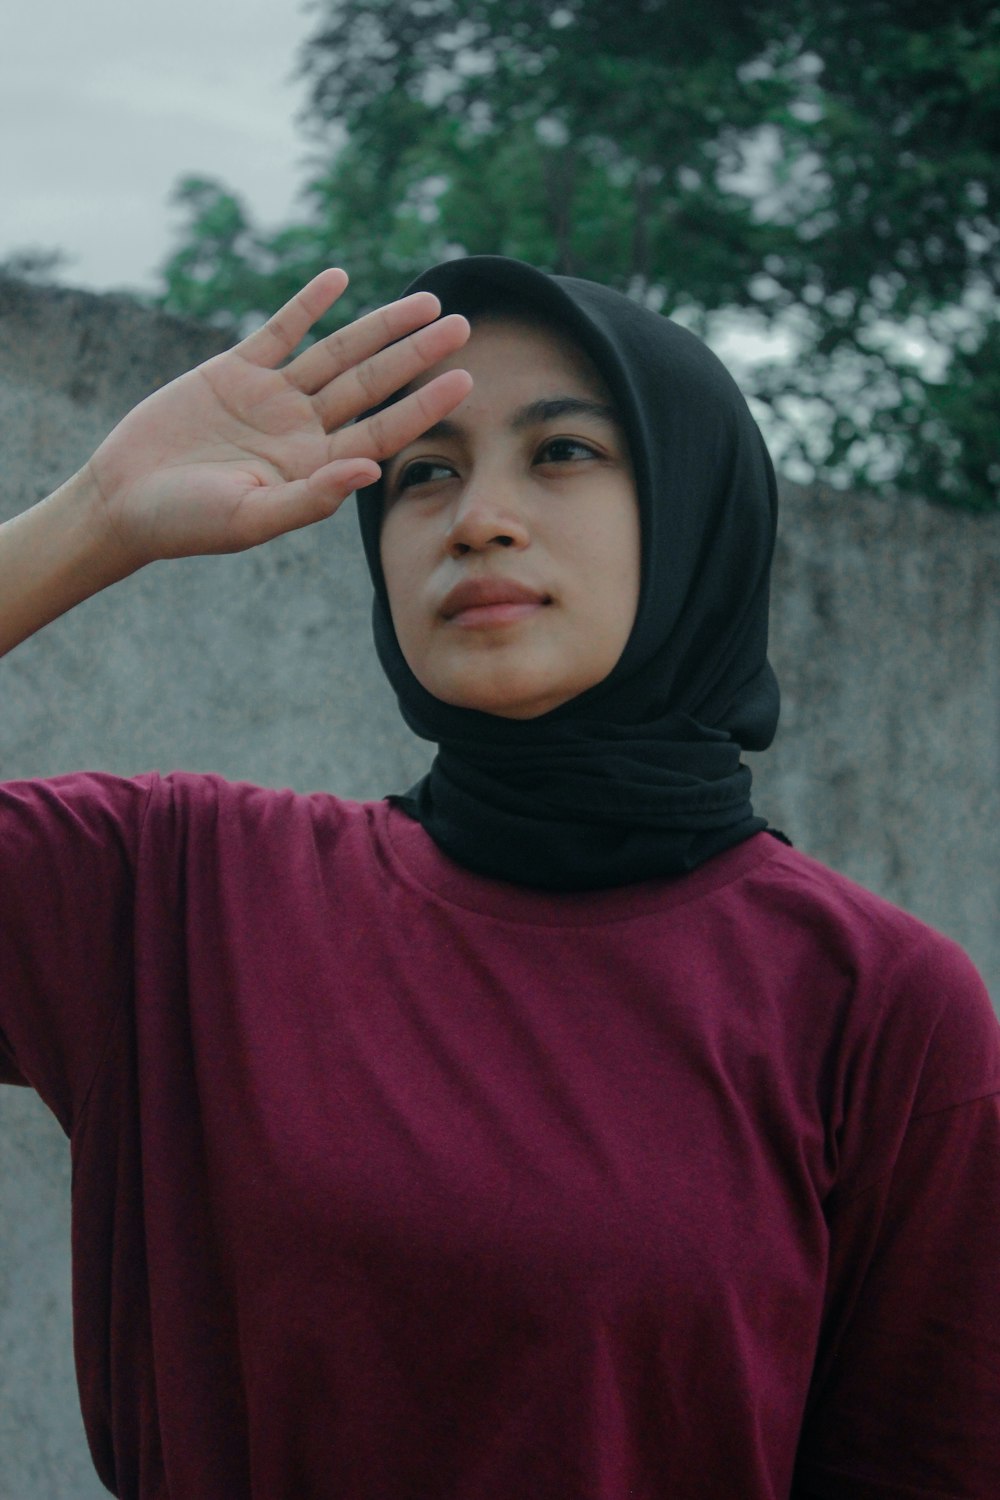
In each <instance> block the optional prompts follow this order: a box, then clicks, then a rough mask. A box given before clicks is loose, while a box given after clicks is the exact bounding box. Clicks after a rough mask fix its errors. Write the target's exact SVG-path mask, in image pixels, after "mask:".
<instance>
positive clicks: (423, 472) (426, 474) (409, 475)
mask: <svg viewBox="0 0 1000 1500" xmlns="http://www.w3.org/2000/svg"><path fill="white" fill-rule="evenodd" d="M454 473H455V470H454V469H453V468H452V467H451V466H450V465H449V464H443V463H439V462H438V461H437V460H435V459H432V458H415V459H414V460H413V462H412V463H408V464H406V465H405V467H404V468H403V469H401V470H400V473H399V477H398V478H397V480H396V486H395V487H396V490H397V492H398V491H399V490H409V489H412V488H413V487H414V486H415V485H420V484H432V483H440V481H441V480H442V479H450V478H452V477H453V476H454Z"/></svg>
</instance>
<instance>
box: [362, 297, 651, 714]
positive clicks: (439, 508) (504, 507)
mask: <svg viewBox="0 0 1000 1500" xmlns="http://www.w3.org/2000/svg"><path fill="white" fill-rule="evenodd" d="M449 368H461V369H465V370H468V371H469V372H470V374H471V375H472V377H473V381H474V385H473V388H472V390H471V392H470V393H469V395H468V396H467V397H466V399H465V400H464V401H463V403H462V404H461V406H459V407H458V408H457V409H456V410H455V411H454V412H453V413H452V414H451V416H450V417H448V418H447V419H446V420H445V421H443V422H439V423H438V424H437V426H435V427H433V428H431V429H430V431H429V432H426V433H425V434H424V435H423V437H421V438H418V439H417V440H416V441H415V442H413V443H410V444H409V446H408V447H406V448H404V449H403V450H402V452H401V453H399V454H397V455H396V457H395V458H394V459H393V460H392V461H391V462H390V463H388V464H387V465H385V467H384V475H385V480H384V493H385V511H384V518H383V523H382V537H381V550H382V570H383V573H384V575H385V582H386V587H387V589H388V593H389V603H390V606H391V610H392V619H393V624H394V626H395V630H396V636H397V639H398V641H399V644H400V647H401V649H402V652H403V655H404V656H405V658H406V661H407V663H408V665H409V667H410V670H411V671H412V672H413V674H414V676H415V677H416V678H417V680H418V682H420V684H421V685H422V686H423V687H424V688H426V690H427V691H428V692H430V693H433V695H434V696H435V697H436V698H440V699H441V700H442V701H443V702H445V703H451V704H456V705H458V706H460V707H463V708H474V709H479V710H480V711H481V712H483V713H490V714H497V715H499V716H501V717H502V718H511V719H532V718H536V717H537V716H538V715H539V714H544V713H547V712H549V710H551V709H553V708H557V707H558V706H559V705H560V704H561V703H565V702H567V701H568V700H569V699H570V698H575V697H576V696H577V694H579V693H582V692H584V691H585V689H587V688H589V687H593V686H594V685H595V684H596V683H598V682H602V681H603V680H604V678H605V677H606V676H607V675H608V673H609V672H610V671H611V670H612V668H613V667H614V666H615V665H616V663H617V661H618V659H619V657H620V656H621V653H622V650H623V648H624V646H625V642H626V641H627V640H628V637H629V634H630V632H631V629H632V624H633V621H634V619H635V612H636V607H637V604H638V598H639V558H640V537H639V512H638V505H637V503H636V495H635V485H634V482H633V478H632V469H631V464H630V461H629V455H628V451H627V448H626V443H625V437H624V434H623V432H622V430H621V427H620V425H619V421H618V417H617V414H616V412H615V410H614V408H613V406H612V403H611V398H610V396H609V394H608V392H607V389H606V388H605V386H604V384H603V382H602V380H601V378H600V376H599V375H598V373H597V371H596V369H595V368H594V366H593V365H592V364H591V362H590V361H589V360H588V359H587V357H586V356H585V355H584V354H583V353H582V352H581V351H580V350H578V349H577V348H576V347H575V345H573V344H572V343H570V342H569V341H568V340H564V339H562V338H561V337H560V336H559V335H557V334H554V333H551V332H549V331H548V330H546V329H542V328H538V327H535V326H532V325H530V324H521V323H508V322H502V323H501V322H492V321H491V322H482V323H477V324H476V325H475V326H474V327H473V330H472V336H471V338H470V340H469V343H468V344H467V345H466V347H465V348H464V349H463V350H461V351H460V353H459V354H457V355H455V356H454V357H453V358H452V359H450V360H446V361H444V362H443V363H442V364H441V365H438V366H436V367H435V369H434V370H433V371H431V372H429V374H428V375H427V376H426V377H425V379H430V378H431V375H433V374H437V373H438V372H439V371H440V370H442V369H449ZM417 384H420V382H417Z"/></svg>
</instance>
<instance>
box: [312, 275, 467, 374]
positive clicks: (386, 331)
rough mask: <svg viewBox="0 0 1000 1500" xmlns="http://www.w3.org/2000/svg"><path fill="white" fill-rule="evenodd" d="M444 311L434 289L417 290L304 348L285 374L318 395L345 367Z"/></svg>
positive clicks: (430, 320) (357, 361)
mask: <svg viewBox="0 0 1000 1500" xmlns="http://www.w3.org/2000/svg"><path fill="white" fill-rule="evenodd" d="M440 311H441V304H440V302H439V301H438V299H437V298H436V297H435V296H434V295H433V294H432V293H431V292H414V293H413V294H412V296H410V297H402V298H400V300H399V301H398V302H390V303H388V305H387V306H385V307H380V308H377V309H376V311H375V312H370V313H366V315H365V316H364V317H363V318H358V320H357V322H356V323H349V324H348V325H347V327H346V328H338V329H337V331H336V333H331V334H329V335H328V336H327V337H326V338H325V339H320V340H319V342H318V343H316V344H313V346H312V348H311V349H305V350H303V352H302V353H301V354H300V355H299V357H298V359H293V360H292V363H291V364H290V365H289V366H288V368H287V369H286V370H285V372H284V373H285V378H286V379H287V380H289V381H290V382H291V384H292V385H294V386H296V387H297V389H298V390H300V391H302V392H303V393H304V394H305V395H307V396H314V395H315V394H316V393H317V391H321V390H322V389H323V387H324V386H326V385H328V384H329V383H330V381H331V380H334V379H336V377H337V376H338V375H340V374H342V373H343V371H344V370H349V369H350V368H351V366H352V365H356V364H358V363H359V362H360V361H361V360H363V359H367V358H368V357H369V355H372V354H374V353H375V352H376V351H377V350H379V349H384V348H385V346H386V344H394V343H395V342H396V340H397V339H401V338H403V337H404V335H406V334H408V333H412V332H413V330H414V329H415V328H423V327H424V326H425V325H426V324H427V323H430V322H432V321H433V319H434V318H436V317H437V316H438V314H439V313H440Z"/></svg>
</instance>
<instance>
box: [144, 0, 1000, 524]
mask: <svg viewBox="0 0 1000 1500" xmlns="http://www.w3.org/2000/svg"><path fill="white" fill-rule="evenodd" d="M303 73H304V76H305V77H306V79H307V80H308V84H309V89H310V94H309V104H308V108H307V116H306V119H307V123H308V128H309V130H310V133H311V135H312V137H313V140H314V142H315V144H316V146H317V148H318V150H319V151H320V152H321V153H324V154H325V156H326V161H325V163H324V167H323V170H322V171H320V172H317V174H316V176H315V177H314V179H313V181H312V182H311V183H310V185H309V189H308V200H307V201H308V212H307V215H306V216H305V222H304V223H302V224H299V225H296V226H292V227H290V228H288V229H285V230H283V231H282V232H281V233H280V234H278V235H272V236H265V235H262V234H260V233H258V232H256V231H254V230H253V228H252V226H251V225H250V223H249V221H248V219H247V216H246V213H245V211H244V210H242V208H241V207H240V205H238V204H237V203H236V202H235V200H233V199H232V197H231V195H229V194H227V193H226V192H225V189H224V188H222V187H221V186H219V185H217V184H214V185H212V184H206V183H204V182H200V183H189V184H187V185H186V186H185V187H184V188H182V194H184V195H186V196H185V197H183V198H182V201H183V202H184V204H185V206H186V207H187V208H188V211H189V214H190V221H189V227H188V232H187V241H186V243H185V245H184V246H183V247H182V249H181V250H180V251H179V252H178V254H177V255H176V256H175V257H174V258H173V259H172V261H171V262H170V263H169V265H168V267H167V269H166V276H167V293H166V296H165V299H164V300H165V304H166V305H167V306H168V307H171V308H172V309H173V310H176V311H180V312H197V313H198V314H199V315H202V316H204V315H206V314H207V315H209V316H215V317H220V316H221V317H224V318H229V319H231V320H233V321H238V320H239V319H241V318H244V317H246V316H249V315H251V314H254V313H260V312H263V311H264V310H265V309H266V308H268V307H270V306H273V305H274V303H275V302H276V301H277V300H279V299H280V297H281V296H283V295H284V294H285V292H286V289H287V288H288V287H289V286H290V285H291V284H292V283H293V282H295V281H296V280H297V279H298V278H299V277H300V276H301V275H304V274H308V273H309V272H311V271H312V270H313V269H315V268H317V267H318V266H320V265H322V264H325V263H326V261H327V259H328V258H329V257H330V256H331V255H334V256H335V257H336V258H337V259H339V260H342V261H343V262H344V263H345V264H346V265H348V267H349V268H350V269H351V270H352V273H353V274H354V276H355V281H354V284H353V286H352V299H353V300H352V305H351V309H349V310H354V309H356V308H359V307H362V306H366V305H371V304H373V303H374V302H376V301H378V300H381V299H382V298H384V297H386V296H391V295H393V294H395V293H396V292H397V291H398V289H399V288H400V286H401V285H402V284H403V283H404V282H405V281H406V280H407V279H408V277H409V276H410V275H411V274H413V273H414V272H415V271H416V270H417V269H419V268H420V267H422V266H424V265H426V264H428V263H429V262H430V261H432V260H434V259H437V258H441V257H442V256H445V255H448V254H455V253H463V252H465V253H476V252H483V251H495V252H499V253H505V254H510V255H516V256H521V257H523V258H525V259H528V260H531V261H534V262H535V263H537V264H541V265H544V266H548V267H549V268H551V269H554V270H557V271H562V272H568V273H571V274H579V275H584V276H587V275H590V276H593V277H595V278H597V279H599V280H602V281H605V282H608V283H610V284H612V285H616V286H619V287H620V288H621V289H623V290H625V291H627V292H628V293H630V294H631V295H633V296H635V297H639V298H641V299H643V300H644V301H646V302H647V303H648V304H649V305H651V306H654V307H662V308H663V309H664V310H666V311H670V312H671V313H672V314H674V315H675V316H680V317H681V318H682V319H684V320H686V321H688V322H689V323H692V324H695V325H696V326H700V329H701V331H705V332H706V333H707V334H708V336H709V337H710V338H711V337H712V336H713V334H714V333H716V332H718V330H719V329H721V327H722V326H723V324H724V321H725V320H726V319H727V318H728V319H730V320H731V318H732V317H733V315H734V314H735V313H739V314H740V315H741V317H742V318H743V319H744V321H745V322H747V323H752V324H753V325H755V326H756V327H758V328H759V329H760V330H761V332H763V333H765V334H770V335H771V336H772V337H773V338H774V339H779V340H782V341H784V343H785V345H786V352H785V354H784V355H783V356H780V357H779V356H774V357H768V358H767V359H766V360H761V361H760V362H759V363H758V364H757V366H756V367H755V368H754V369H753V370H751V371H748V372H745V373H744V384H745V385H747V386H748V387H749V390H750V392H751V394H752V395H755V396H756V397H757V398H758V400H760V401H761V402H762V403H764V404H765V406H766V408H767V410H768V411H769V412H770V414H771V421H770V432H771V436H772V439H776V442H775V446H776V448H777V450H778V455H779V458H782V459H784V461H785V463H786V464H793V465H795V464H797V465H798V472H799V473H800V474H803V475H804V474H806V473H808V472H817V473H822V474H826V475H830V476H832V477H834V478H836V479H840V480H844V481H852V482H854V483H861V484H870V483H874V482H880V481H884V480H892V481H894V482H895V483H896V485H897V486H899V487H902V488H908V489H911V490H912V489H918V490H921V491H923V492H925V493H928V494H930V495H931V496H932V497H933V498H936V499H939V500H945V501H950V502H953V503H960V504H965V505H972V506H975V507H979V508H983V509H989V508H995V507H996V506H997V504H998V491H1000V453H998V446H997V443H996V440H995V438H994V436H993V425H994V424H993V422H992V421H991V419H990V415H989V413H990V408H989V405H988V393H990V392H992V391H995V389H996V387H997V384H998V383H1000V329H998V300H1000V244H998V241H1000V234H998V231H997V227H996V226H997V204H998V198H1000V154H998V151H997V146H998V145H1000V7H997V6H996V5H995V4H993V5H991V4H990V3H987V0H957V3H956V4H953V5H952V6H951V7H949V8H948V10H947V12H943V11H942V9H941V7H940V6H937V5H931V4H930V3H929V0H864V3H862V0H824V3H823V4H820V3H819V0H758V3H756V4H754V3H750V4H745V3H738V0H702V4H701V5H700V6H698V7H693V6H685V5H681V4H680V3H679V0H639V3H633V4H624V3H622V0H617V3H612V0H564V3H561V4H560V5H559V6H558V7H557V8H556V9H555V10H550V9H549V8H548V7H541V6H538V5H537V4H535V3H528V0H323V3H322V4H321V5H320V7H319V20H318V24H317V28H316V31H315V33H314V35H313V37H312V38H311V39H310V41H309V43H308V45H307V47H306V48H305V49H304V53H303ZM334 141H337V142H338V143H339V144H337V145H336V146H334V145H333V144H332V143H333V142H334Z"/></svg>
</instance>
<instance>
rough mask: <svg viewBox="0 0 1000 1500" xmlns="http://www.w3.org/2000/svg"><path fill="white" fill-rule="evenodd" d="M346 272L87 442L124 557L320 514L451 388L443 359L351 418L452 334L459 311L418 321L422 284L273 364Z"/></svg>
mask: <svg viewBox="0 0 1000 1500" xmlns="http://www.w3.org/2000/svg"><path fill="white" fill-rule="evenodd" d="M345 284H346V278H344V277H343V275H342V273H338V272H326V273H324V274H323V275H322V276H320V277H318V278H316V280H315V281H314V282H311V283H310V284H309V286H308V287H306V288H305V289H304V290H303V291H302V292H300V293H299V295H298V297H296V298H294V299H293V301H292V302H291V303H289V304H288V305H287V306H286V307H285V308H283V309H282V310H281V312H280V313H279V314H277V315H276V317H275V318H274V319H272V320H271V321H270V322H269V323H268V324H267V325H266V326H265V327H264V328H262V329H261V330H259V332H258V333H256V334H253V335H251V337H250V338H249V339H246V340H244V342H243V343H242V344H240V345H238V346H237V347H236V348H235V349H232V350H230V351H229V352H228V353H226V354H222V355H218V356H217V357H216V358H215V359H212V360H209V361H208V362H207V363H206V364H204V365H201V366H199V367H198V368H197V369H196V370H192V371H190V372H189V373H188V374H187V375H183V376H181V378H180V379H179V380H176V381H174V382H172V384H170V385H169V386H166V387H164V388H163V389H162V390H160V391H158V392H156V393H155V395H153V396H151V397H149V398H148V399H147V400H146V401H144V402H143V403H142V404H141V405H140V406H138V407H137V408H136V409H135V410H134V411H133V412H130V413H129V415H128V416H127V417H126V418H125V419H124V420H123V421H122V422H121V423H120V424H119V426H118V427H116V428H115V430H114V432H113V433H112V434H111V435H110V437H109V438H107V439H106V441H105V442H104V443H103V444H102V445H101V447H100V448H99V449H98V451H97V453H96V454H95V455H94V458H93V459H92V460H91V469H92V473H93V477H94V479H95V481H96V483H97V486H98V489H99V491H100V494H101V497H102V500H103V503H104V507H105V513H106V519H107V521H108V523H109V525H110V526H111V527H112V528H113V529H114V532H115V534H116V536H117V538H118V540H119V542H121V543H122V544H123V545H124V546H125V547H126V548H127V549H128V551H129V552H130V554H131V555H132V556H133V557H135V559H136V561H137V562H146V561H149V560H151V559H153V558H161V557H177V556H182V555H189V554H192V553H202V552H232V551H238V550H240V549H242V548H245V547H250V546H254V545H256V544H257V543H258V542H262V541H266V540H268V539H269V538H270V537H272V536H276V535H279V534H280V533H281V532H283V531H288V530H290V529H292V528H293V527H296V526H303V525H307V524H309V523H310V522H311V521H315V520H319V519H321V518H322V517H323V516H325V515H329V514H330V513H331V511H332V510H335V509H336V507H337V505H339V504H340V502H341V501H342V500H343V499H344V497H345V495H346V494H348V493H349V492H350V490H351V489H353V488H355V487H356V486H357V485H358V484H359V483H370V482H371V481H372V480H373V479H375V478H376V477H377V475H378V467H377V462H378V460H379V459H380V458H384V457H387V456H388V455H389V454H391V453H393V452H395V451H397V449H398V448H400V447H402V446H403V445H404V444H405V443H406V442H409V441H411V440H412V438H413V437H415V436H417V435H418V434H419V433H420V432H421V431H423V430H424V429H425V428H426V427H428V426H430V425H431V424H432V423H433V422H435V421H437V420H439V418H440V417H441V416H443V415H444V414H445V412H447V411H450V410H451V409H452V408H453V407H454V406H455V405H457V403H458V401H460V400H461V399H462V397H463V396H464V394H465V393H466V392H467V390H468V387H469V383H470V382H469V379H468V377H467V376H466V375H464V373H463V372H460V371H451V372H449V373H448V374H445V375H442V376H439V377H438V379H437V380H435V381H431V382H429V383H428V384H427V385H426V386H423V387H422V388H421V389H419V390H418V391H416V392H414V393H412V394H411V395H409V396H407V397H406V398H404V399H403V400H401V401H399V402H397V403H396V404H394V405H393V406H392V407H391V408H390V409H388V410H387V411H386V412H385V413H383V414H382V415H380V416H379V417H376V418H370V419H368V420H366V421H361V422H358V421H357V420H356V419H357V418H358V417H359V416H360V415H361V414H362V413H363V412H364V411H365V410H366V409H368V408H369V407H371V406H372V405H374V404H376V403H377V402H379V401H380V400H382V399H384V398H385V397H386V396H388V395H390V394H391V393H392V392H393V391H395V390H398V389H399V387H400V386H402V385H404V384H406V383H408V382H409V381H411V380H413V379H415V378H416V376H418V375H420V374H422V373H423V372H424V370H426V369H427V368H428V367H429V366H430V365H432V364H433V363H435V362H436V361H437V360H440V359H442V358H443V357H445V356H446V355H447V354H450V353H452V352H454V350H455V349H457V348H459V347H460V346H461V344H462V343H463V342H464V339H465V337H466V336H467V326H466V325H465V324H464V320H463V319H457V318H449V319H442V320H440V321H439V322H433V323H431V322H430V321H429V320H430V319H431V318H432V317H434V315H435V313H436V311H437V308H436V306H435V304H434V301H433V299H429V298H428V297H427V295H426V294H422V295H421V297H418V298H411V299H407V300H406V301H404V302H400V303H396V304H393V305H392V306H391V307H389V308H384V309H381V310H380V312H379V313H373V314H370V315H369V317H367V318H364V319H361V320H360V321H359V322H358V323H355V324H353V325H351V326H350V327H348V328H345V329H342V330H340V331H339V332H338V333H337V334H334V335H331V337H330V338H329V339H324V340H323V341H321V342H320V343H318V344H315V345H313V346H312V348H310V349H308V350H306V351H305V353H304V354H302V355H300V356H299V357H298V358H297V359H294V360H292V361H291V363H290V364H287V365H285V366H283V367H281V368H279V367H278V366H279V363H280V361H281V360H282V359H283V358H285V357H287V355H288V354H289V353H290V352H291V350H292V349H293V348H294V347H295V346H296V345H297V344H298V343H299V342H300V341H301V339H302V337H303V335H304V334H305V332H306V331H307V329H308V327H309V326H310V325H311V323H312V322H314V321H315V319H316V318H317V317H319V316H321V315H322V313H323V312H324V311H325V310H326V308H327V307H328V306H329V304H330V302H331V301H332V300H334V295H339V294H340V291H342V290H343V286H344V285H345ZM331 294H333V295H331ZM428 324H429V326H425V325H428Z"/></svg>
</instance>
